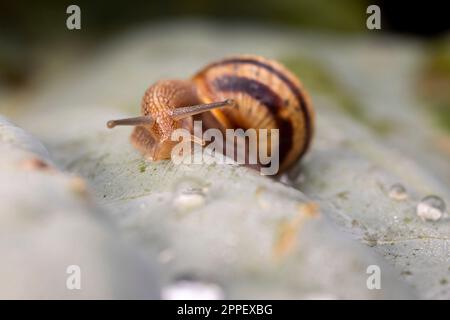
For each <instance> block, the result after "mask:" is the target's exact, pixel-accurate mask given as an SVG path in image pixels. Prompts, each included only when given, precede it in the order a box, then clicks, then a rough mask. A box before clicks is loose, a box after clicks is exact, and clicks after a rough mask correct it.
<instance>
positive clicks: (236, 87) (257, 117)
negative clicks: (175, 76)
mask: <svg viewBox="0 0 450 320" xmlns="http://www.w3.org/2000/svg"><path fill="white" fill-rule="evenodd" d="M141 113H142V116H141V117H137V118H130V119H123V120H116V121H109V122H108V127H110V128H112V127H114V126H115V125H136V128H135V129H134V131H133V134H132V137H131V141H132V143H133V145H134V146H135V147H136V148H137V149H139V150H140V151H141V152H142V153H144V155H146V156H147V157H149V158H150V159H153V160H160V159H169V158H170V153H171V150H172V148H173V146H174V144H175V143H176V142H173V141H171V139H170V136H171V133H172V132H173V131H174V130H175V129H177V128H186V129H188V130H190V131H191V129H192V123H193V116H196V115H198V116H196V117H200V118H201V119H208V118H209V119H213V120H214V122H213V123H214V124H212V126H217V127H218V129H220V130H222V131H224V130H226V129H238V128H241V129H244V130H246V129H250V128H253V129H278V130H279V137H280V141H279V145H278V152H279V158H280V172H281V171H284V170H286V169H288V168H289V167H291V166H292V165H293V164H294V163H296V162H297V160H298V159H299V158H301V157H302V156H303V155H304V154H305V152H306V151H307V150H308V148H309V145H310V142H311V139H312V135H313V130H314V110H313V108H312V105H311V102H310V99H309V96H308V95H307V93H306V91H305V90H304V89H303V86H302V84H301V83H300V81H299V80H298V79H297V77H296V76H295V75H294V74H293V73H291V72H290V71H289V70H287V69H286V68H285V67H284V66H282V65H281V64H280V63H278V62H276V61H273V60H269V59H266V58H263V57H260V56H254V55H241V56H235V57H230V58H226V59H223V60H220V61H217V62H213V63H211V64H209V65H207V66H206V67H204V68H203V69H201V70H200V71H199V72H197V73H196V74H195V75H194V76H193V77H192V79H190V80H188V81H183V80H166V81H159V82H157V83H155V84H154V85H152V86H151V87H149V89H147V91H146V93H145V95H144V97H143V100H142V108H141ZM192 141H193V142H195V143H199V144H202V145H204V142H203V141H202V139H201V138H199V137H196V136H194V135H192Z"/></svg>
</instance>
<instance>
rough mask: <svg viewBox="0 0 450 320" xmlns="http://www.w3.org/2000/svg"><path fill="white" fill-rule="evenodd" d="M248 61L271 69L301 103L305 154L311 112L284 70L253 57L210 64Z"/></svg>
mask: <svg viewBox="0 0 450 320" xmlns="http://www.w3.org/2000/svg"><path fill="white" fill-rule="evenodd" d="M246 63H247V64H252V65H255V66H258V67H261V68H264V69H266V70H267V71H269V72H270V73H272V74H273V75H275V76H277V77H278V78H279V79H280V80H281V81H282V82H284V83H285V84H286V85H287V87H288V88H289V89H290V90H291V91H292V93H293V94H294V96H295V97H296V99H297V101H298V104H299V105H300V108H301V110H302V114H303V119H304V123H305V143H304V146H303V148H302V151H301V153H300V156H303V154H304V153H305V152H306V151H307V150H308V148H309V144H310V141H311V136H312V127H311V119H310V114H309V110H308V107H307V103H306V101H305V97H304V96H303V94H302V92H301V91H300V89H299V88H298V86H297V85H296V84H295V83H294V82H292V81H291V80H290V79H289V78H288V77H286V75H284V74H283V72H282V71H280V70H277V69H276V68H274V67H273V66H271V65H270V64H266V63H264V62H262V61H259V60H255V59H251V58H235V59H227V60H222V61H219V62H216V63H213V64H212V65H210V67H212V66H220V65H226V64H246Z"/></svg>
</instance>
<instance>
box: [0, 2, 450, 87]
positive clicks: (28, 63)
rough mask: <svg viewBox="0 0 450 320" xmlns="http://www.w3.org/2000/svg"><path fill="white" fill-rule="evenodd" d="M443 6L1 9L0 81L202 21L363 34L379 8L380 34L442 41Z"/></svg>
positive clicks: (54, 5)
mask: <svg viewBox="0 0 450 320" xmlns="http://www.w3.org/2000/svg"><path fill="white" fill-rule="evenodd" d="M445 3H446V2H445V1H426V2H420V3H419V2H417V3H414V2H411V1H392V0H391V1H386V0H385V1H382V0H340V1H329V0H277V1H273V0H257V1H242V0H226V1H225V0H223V1H211V0H186V1H176V0H165V1H148V0H130V1H88V0H83V1H54V0H53V1H52V0H44V1H11V0H1V1H0V72H1V76H0V81H2V82H5V80H7V81H6V82H7V83H9V84H12V85H15V84H21V83H23V82H24V81H26V77H27V70H32V68H31V67H32V66H33V65H34V64H36V61H35V60H36V58H35V54H34V53H35V51H36V50H39V49H40V48H43V47H44V46H48V45H49V44H52V43H55V42H56V43H57V42H61V41H63V42H64V41H65V42H76V43H83V45H87V46H95V45H97V44H99V43H102V42H103V41H105V40H107V39H108V37H110V36H112V35H114V34H116V33H117V32H121V31H122V30H125V29H127V28H130V27H134V26H137V25H140V24H144V23H149V22H158V21H164V20H172V21H173V20H177V19H182V18H201V19H207V20H212V21H216V22H218V23H221V22H222V23H228V22H233V21H239V22H241V23H242V22H245V23H249V24H259V25H264V26H271V25H275V26H289V27H296V28H301V29H304V30H305V29H306V30H315V31H323V32H333V33H336V32H341V33H364V32H368V30H367V29H366V23H365V21H366V18H367V15H366V8H367V6H368V5H370V4H377V5H379V6H380V8H381V17H382V30H381V31H379V33H395V34H404V35H408V36H412V37H421V38H423V37H428V38H434V37H438V36H440V35H442V34H444V33H446V32H447V31H448V30H449V24H450V23H449V21H450V19H449V18H448V11H447V10H446V8H445ZM70 4H77V5H79V6H80V7H81V12H82V14H81V19H82V30H81V31H79V32H67V29H66V24H65V22H66V18H67V14H66V8H67V6H69V5H70Z"/></svg>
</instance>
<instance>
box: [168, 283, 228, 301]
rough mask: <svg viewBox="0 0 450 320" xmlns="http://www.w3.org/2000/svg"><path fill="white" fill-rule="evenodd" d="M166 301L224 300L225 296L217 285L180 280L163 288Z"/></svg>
mask: <svg viewBox="0 0 450 320" xmlns="http://www.w3.org/2000/svg"><path fill="white" fill-rule="evenodd" d="M161 297H162V299H164V300H222V299H224V298H225V294H224V292H223V290H222V288H221V287H220V286H218V285H217V284H215V283H209V282H201V281H195V280H179V281H176V282H175V283H173V284H170V285H168V286H166V287H163V288H162V292H161Z"/></svg>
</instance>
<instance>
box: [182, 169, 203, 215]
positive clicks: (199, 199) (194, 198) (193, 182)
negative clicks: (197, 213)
mask: <svg viewBox="0 0 450 320" xmlns="http://www.w3.org/2000/svg"><path fill="white" fill-rule="evenodd" d="M174 189H175V190H174V194H175V198H174V205H175V208H176V209H177V210H179V211H190V210H192V209H195V208H199V207H201V206H203V205H204V204H205V202H206V195H205V192H206V191H207V188H204V187H202V185H201V182H200V181H199V180H198V179H195V178H189V177H187V178H183V179H180V180H178V181H177V184H176V185H175V188H174Z"/></svg>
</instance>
